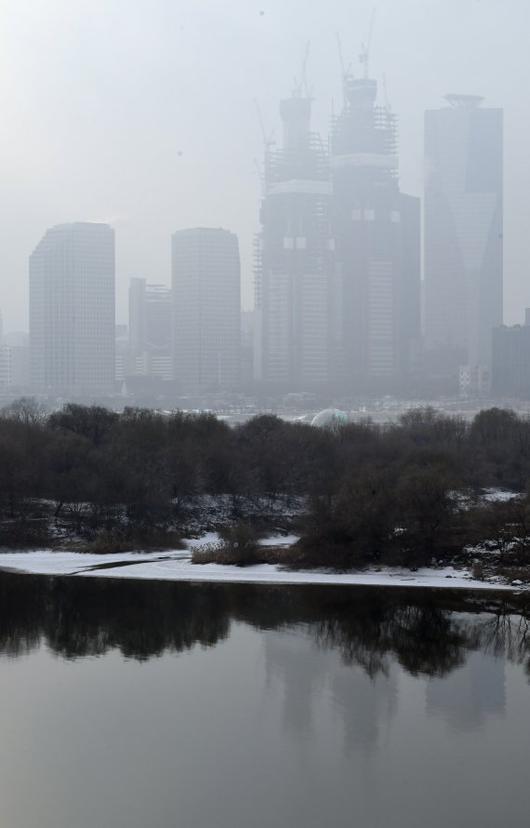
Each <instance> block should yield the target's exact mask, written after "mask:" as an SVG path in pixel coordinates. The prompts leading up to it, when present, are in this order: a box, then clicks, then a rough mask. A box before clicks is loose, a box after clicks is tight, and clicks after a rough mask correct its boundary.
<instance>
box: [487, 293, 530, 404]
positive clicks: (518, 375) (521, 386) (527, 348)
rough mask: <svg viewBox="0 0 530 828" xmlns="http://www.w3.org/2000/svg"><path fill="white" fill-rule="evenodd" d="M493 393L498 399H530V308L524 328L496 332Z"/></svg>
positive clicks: (498, 329)
mask: <svg viewBox="0 0 530 828" xmlns="http://www.w3.org/2000/svg"><path fill="white" fill-rule="evenodd" d="M491 392H492V395H493V396H494V397H497V398H499V399H502V398H504V399H522V400H528V399H530V308H527V309H526V315H525V324H524V325H511V326H509V327H508V326H507V325H500V326H499V327H498V328H494V329H493V337H492V358H491Z"/></svg>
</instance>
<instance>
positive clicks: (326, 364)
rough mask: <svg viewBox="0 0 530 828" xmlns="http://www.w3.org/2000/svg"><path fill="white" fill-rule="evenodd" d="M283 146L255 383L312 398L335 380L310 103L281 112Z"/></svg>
mask: <svg viewBox="0 0 530 828" xmlns="http://www.w3.org/2000/svg"><path fill="white" fill-rule="evenodd" d="M280 114H281V117H282V122H283V143H282V146H281V148H280V149H277V150H273V149H272V148H271V147H267V148H266V158H265V165H266V166H265V176H264V184H265V193H264V198H263V201H262V205H261V232H260V234H259V236H258V238H257V253H258V256H257V266H256V332H257V341H256V368H257V371H256V378H257V379H258V381H260V382H262V383H263V384H264V385H266V386H268V387H270V388H274V389H276V390H281V389H284V390H290V391H295V390H308V389H315V388H318V387H319V386H320V387H321V386H323V385H325V384H326V383H328V382H329V378H330V333H331V329H330V299H331V286H332V277H333V258H332V251H331V247H330V244H329V233H328V210H329V199H330V195H331V183H330V180H329V164H328V160H329V159H328V154H327V150H326V149H325V148H324V145H323V143H322V141H321V140H320V138H319V136H317V135H316V134H314V133H312V132H311V130H310V118H311V99H310V98H309V97H308V96H307V95H306V96H303V95H302V94H301V93H298V94H296V93H295V94H294V95H293V96H292V97H291V98H288V99H286V100H283V101H282V102H281V105H280Z"/></svg>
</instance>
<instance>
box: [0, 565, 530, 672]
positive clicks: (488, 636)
mask: <svg viewBox="0 0 530 828" xmlns="http://www.w3.org/2000/svg"><path fill="white" fill-rule="evenodd" d="M508 602H510V603H508ZM529 618H530V605H529V604H528V602H526V603H525V599H524V598H519V599H516V598H514V597H511V596H510V597H509V598H499V599H492V598H491V596H490V597H481V596H476V595H473V594H471V593H468V594H465V593H463V594H457V593H455V592H438V591H430V592H429V591H422V590H413V591H402V590H398V589H392V590H374V589H360V588H340V587H337V588H334V587H324V588H321V587H312V586H311V587H309V586H304V587H288V586H285V585H281V586H258V585H248V584H244V585H241V584H239V585H238V584H200V585H198V584H176V583H160V582H158V583H155V582H143V581H118V580H112V579H108V580H107V579H92V578H86V579H84V578H45V577H32V576H26V575H15V574H7V573H3V574H2V575H1V576H0V651H1V652H3V653H5V654H9V655H13V656H16V655H19V654H22V653H24V652H28V651H29V650H31V649H32V648H34V647H36V646H38V645H39V644H40V643H41V642H43V641H44V642H45V643H46V644H47V645H48V646H49V647H50V649H51V650H52V651H53V652H55V653H58V654H60V655H62V656H64V657H66V658H76V657H82V656H89V655H101V654H103V653H105V652H107V651H109V650H112V649H117V650H119V651H121V652H122V653H123V655H124V656H126V657H129V658H135V659H139V660H141V659H148V658H151V657H153V656H158V655H161V654H162V653H163V652H165V651H168V650H169V651H174V652H181V651H183V650H186V649H189V648H191V647H193V646H194V645H196V644H199V645H202V646H206V647H207V646H212V645H215V644H216V643H217V642H218V641H220V640H222V639H224V638H226V637H227V635H228V633H229V629H230V623H231V621H232V620H234V621H239V622H243V623H246V624H249V625H250V626H253V627H256V628H259V629H282V628H289V627H291V628H292V627H296V626H297V625H300V624H303V625H304V627H305V628H306V629H307V631H308V632H309V634H310V635H311V636H313V637H314V639H315V640H316V641H317V643H318V644H319V646H321V647H323V648H331V649H333V650H338V651H339V652H340V654H341V657H342V659H343V660H344V662H345V663H346V664H357V665H360V666H361V667H363V669H364V670H365V671H366V673H367V674H368V675H369V676H370V677H372V678H373V677H375V676H376V675H377V674H378V673H386V672H388V669H389V666H390V664H391V662H392V661H393V660H397V661H398V662H399V663H400V664H401V666H402V667H403V668H404V669H405V670H406V671H407V672H409V673H411V674H413V675H420V674H422V675H429V676H437V677H440V676H444V675H446V674H447V673H449V672H450V671H452V670H454V669H455V668H456V667H458V666H460V665H462V664H463V663H464V662H465V661H466V659H467V657H468V654H469V653H470V652H474V651H478V650H482V651H485V652H488V653H491V654H494V655H499V654H503V655H506V657H507V658H509V659H511V660H513V661H515V662H517V663H524V664H525V665H526V669H527V670H529V672H530V668H529V667H528V664H529V658H530V633H529V627H528V625H529V620H528V619H529Z"/></svg>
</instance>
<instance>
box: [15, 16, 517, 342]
mask: <svg viewBox="0 0 530 828" xmlns="http://www.w3.org/2000/svg"><path fill="white" fill-rule="evenodd" d="M374 5H375V7H376V9H377V11H376V21H375V27H374V33H373V41H372V59H371V69H372V72H371V74H373V76H375V77H377V78H378V79H381V78H382V76H383V75H385V76H386V82H387V89H388V97H389V100H390V103H391V104H392V107H393V108H394V110H395V111H396V112H397V114H398V116H399V122H400V167H401V182H402V187H403V189H404V190H406V191H409V192H411V193H413V194H417V195H420V194H421V190H422V168H423V157H422V156H423V150H422V139H423V136H422V130H423V111H424V110H425V109H426V108H432V107H437V106H439V105H440V104H441V98H442V96H443V95H444V94H445V93H446V92H466V93H467V92H469V93H477V94H481V95H484V97H485V98H486V103H487V104H490V105H492V106H502V107H503V108H504V110H505V234H504V238H505V319H506V321H507V322H514V321H519V320H520V319H521V318H522V314H523V307H524V306H525V305H530V267H529V262H530V210H529V208H528V200H529V199H528V194H529V193H530V95H529V93H528V89H527V86H526V84H527V83H528V82H529V79H530V57H529V51H528V25H529V24H528V10H529V6H528V0H379V2H377V0H376V2H375V3H374V2H373V1H372V0H224V1H222V0H0V101H1V118H0V124H1V126H0V176H1V182H0V185H1V191H2V198H1V201H0V263H1V265H0V308H1V309H2V311H3V316H4V328H5V329H6V330H14V329H17V328H25V327H27V321H26V317H27V259H28V255H29V254H30V252H31V250H32V249H33V248H34V246H35V245H36V243H37V242H38V241H39V239H40V237H41V236H42V234H43V233H44V231H45V230H46V228H47V227H49V226H51V225H53V224H57V223H59V222H65V221H76V220H93V221H94V220H99V221H108V222H110V223H111V224H112V225H113V226H114V227H115V229H116V245H117V282H118V321H126V311H125V298H126V291H127V284H128V280H129V278H130V277H131V276H145V277H147V278H148V279H150V280H151V281H156V282H166V283H169V279H170V234H171V233H172V232H173V231H174V230H176V229H178V228H181V227H187V226H195V225H211V226H215V227H217V226H223V227H227V228H229V229H230V230H233V231H234V232H236V233H237V234H238V235H239V239H240V245H241V252H242V264H243V294H244V301H245V304H246V305H247V306H248V305H249V304H250V303H251V301H252V240H253V234H254V232H255V230H256V227H257V214H258V197H259V182H258V176H257V173H256V169H255V161H254V159H255V158H261V155H262V140H261V134H260V130H259V126H258V122H257V118H256V112H255V107H254V104H253V100H254V98H258V99H259V101H260V103H261V107H262V110H263V115H264V120H265V123H266V126H267V129H271V130H272V128H274V127H275V128H276V135H277V136H278V138H279V137H280V129H279V123H278V122H279V117H278V114H277V113H278V101H279V99H280V98H281V97H282V96H287V95H289V94H290V92H291V90H292V86H293V78H294V77H295V76H296V75H297V74H299V73H300V66H301V63H302V56H303V52H304V46H305V43H306V42H307V41H311V55H310V60H309V67H308V74H309V79H310V81H311V83H312V85H313V88H314V97H315V110H314V112H315V118H314V123H315V127H317V128H319V129H320V130H321V131H322V132H323V133H325V132H326V130H327V125H328V121H329V114H330V109H331V100H332V98H334V99H335V101H336V103H337V104H338V102H339V101H340V72H339V63H338V57H337V46H336V32H337V31H340V32H341V36H342V41H343V49H344V53H345V56H346V57H347V58H348V61H349V60H350V59H352V60H353V68H354V69H355V68H357V66H358V64H357V56H358V53H359V49H360V44H361V42H362V41H363V40H365V39H366V36H367V31H368V24H369V19H370V12H371V9H372V8H373V7H374Z"/></svg>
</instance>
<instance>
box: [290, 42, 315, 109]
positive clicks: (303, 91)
mask: <svg viewBox="0 0 530 828" xmlns="http://www.w3.org/2000/svg"><path fill="white" fill-rule="evenodd" d="M310 51H311V41H310V40H308V41H307V43H306V45H305V49H304V56H303V59H302V73H301V76H300V82H299V83H298V81H297V79H296V78H295V79H294V93H295V95H296V96H297V97H298V98H302V97H306V98H310V97H311V90H310V89H309V84H308V83H307V62H308V60H309V52H310Z"/></svg>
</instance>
